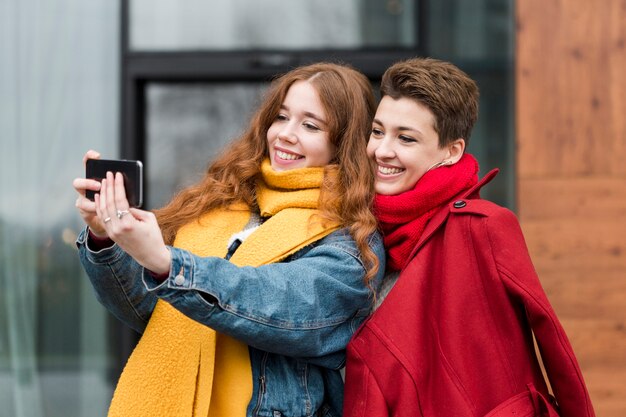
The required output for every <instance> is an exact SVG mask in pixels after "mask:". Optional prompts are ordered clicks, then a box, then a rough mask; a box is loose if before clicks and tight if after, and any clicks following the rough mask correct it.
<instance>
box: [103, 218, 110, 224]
mask: <svg viewBox="0 0 626 417" xmlns="http://www.w3.org/2000/svg"><path fill="white" fill-rule="evenodd" d="M102 221H103V222H104V223H108V222H110V221H111V218H110V217H107V218H106V219H104V220H102Z"/></svg>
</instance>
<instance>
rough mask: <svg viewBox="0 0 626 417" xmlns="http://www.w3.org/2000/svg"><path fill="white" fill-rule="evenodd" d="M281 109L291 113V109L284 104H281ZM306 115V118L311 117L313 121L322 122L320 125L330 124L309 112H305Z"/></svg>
mask: <svg viewBox="0 0 626 417" xmlns="http://www.w3.org/2000/svg"><path fill="white" fill-rule="evenodd" d="M280 108H281V109H283V110H287V111H289V107H287V106H285V105H284V104H281V106H280ZM304 115H305V116H306V117H310V118H311V119H315V120H317V121H318V122H320V123H323V124H328V123H327V122H326V120H324V119H322V118H321V117H320V116H318V115H316V114H315V113H311V112H309V111H305V112H304Z"/></svg>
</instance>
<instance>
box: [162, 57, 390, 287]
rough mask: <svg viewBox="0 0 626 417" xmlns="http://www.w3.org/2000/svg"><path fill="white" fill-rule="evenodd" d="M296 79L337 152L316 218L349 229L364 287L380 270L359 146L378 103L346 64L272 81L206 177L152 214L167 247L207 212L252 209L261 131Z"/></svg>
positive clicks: (263, 144)
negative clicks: (312, 98) (311, 96)
mask: <svg viewBox="0 0 626 417" xmlns="http://www.w3.org/2000/svg"><path fill="white" fill-rule="evenodd" d="M296 81H308V82H310V83H311V84H312V85H313V86H314V88H315V89H316V90H317V92H318V94H319V97H320V101H321V102H322V105H323V107H324V110H325V111H326V117H327V120H328V125H329V138H330V141H331V143H332V144H334V145H335V149H336V153H335V155H334V158H333V160H332V161H331V163H330V164H329V165H327V166H326V167H325V175H324V182H323V184H322V189H321V196H320V212H321V216H322V217H323V218H325V219H328V220H332V221H335V222H337V223H339V224H340V225H342V226H343V227H348V228H349V230H350V234H351V235H352V237H353V238H354V239H355V241H356V243H357V246H358V248H359V250H360V251H361V256H362V259H363V261H364V263H365V266H366V269H367V274H366V276H365V282H366V284H367V285H368V286H369V283H370V281H371V279H372V278H373V277H374V275H375V274H376V272H377V270H378V259H377V258H376V256H375V255H374V253H373V252H372V250H371V249H370V247H369V245H368V239H369V237H370V235H371V234H372V233H373V232H374V231H375V230H376V227H377V224H376V219H375V218H374V216H373V215H372V212H371V206H372V201H373V197H374V177H373V171H372V167H371V162H370V160H369V158H368V157H367V155H366V153H365V148H366V145H367V139H368V137H369V133H370V130H371V123H372V118H373V117H374V113H375V110H376V102H375V99H374V95H373V93H372V88H371V85H370V83H369V81H368V80H367V78H366V77H365V76H364V75H363V74H361V73H360V72H358V71H356V70H354V69H352V68H350V67H349V66H346V65H340V64H334V63H317V64H312V65H307V66H303V67H299V68H296V69H294V70H292V71H290V72H288V73H286V74H284V75H282V76H280V77H279V78H277V79H275V80H274V81H273V82H272V84H271V86H270V88H269V89H268V91H267V92H266V94H265V97H264V100H263V102H262V103H261V105H260V108H259V109H258V110H257V112H256V113H255V115H254V116H253V118H252V120H251V122H250V124H249V126H248V128H247V130H246V131H245V132H244V133H243V135H242V136H240V137H239V139H237V140H235V141H234V142H233V143H232V144H230V145H229V146H228V147H227V148H226V149H225V150H224V152H223V153H222V154H221V155H220V156H219V157H218V158H217V159H216V160H215V161H214V162H213V163H212V164H211V165H210V166H209V168H208V169H207V172H206V174H205V175H204V178H202V180H200V181H199V182H198V183H196V184H194V185H192V186H190V187H187V188H185V189H183V190H182V191H180V192H179V193H178V194H177V195H176V196H175V197H174V198H173V199H172V200H171V201H170V202H169V203H168V204H167V205H166V206H165V207H163V208H161V209H158V210H155V214H156V216H157V219H158V221H159V224H160V226H161V230H162V233H163V238H164V239H165V242H166V243H168V244H172V243H173V241H174V238H175V237H176V233H177V231H178V229H179V228H180V227H181V226H183V225H185V224H187V223H189V222H191V221H193V220H195V219H197V218H198V217H200V216H201V215H202V214H203V213H205V212H207V211H208V210H211V209H215V208H220V207H227V206H230V205H231V204H233V203H245V204H247V205H248V206H249V207H251V208H252V209H256V208H257V207H258V205H257V201H256V181H257V179H258V178H259V176H260V175H261V174H260V170H261V162H262V161H263V159H264V158H266V157H267V156H268V146H267V131H268V129H269V127H270V125H271V124H272V122H273V121H274V120H275V118H276V116H277V115H278V113H279V111H280V106H281V104H282V102H283V100H284V98H285V96H286V94H287V91H288V90H289V88H290V87H291V85H292V84H293V83H295V82H296Z"/></svg>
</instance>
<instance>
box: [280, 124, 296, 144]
mask: <svg viewBox="0 0 626 417" xmlns="http://www.w3.org/2000/svg"><path fill="white" fill-rule="evenodd" d="M276 137H277V138H278V140H280V141H282V142H288V143H296V142H297V140H298V136H297V135H296V132H295V131H294V129H293V127H292V126H291V123H287V124H285V125H284V126H283V128H282V129H280V130H279V131H278V134H277V135H276Z"/></svg>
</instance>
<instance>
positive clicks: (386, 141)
mask: <svg viewBox="0 0 626 417" xmlns="http://www.w3.org/2000/svg"><path fill="white" fill-rule="evenodd" d="M374 155H376V158H378V159H383V160H387V159H393V158H395V156H396V151H395V149H394V147H393V141H392V138H389V137H387V136H385V137H384V138H382V139H380V140H379V141H378V146H377V147H376V149H375V150H374Z"/></svg>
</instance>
